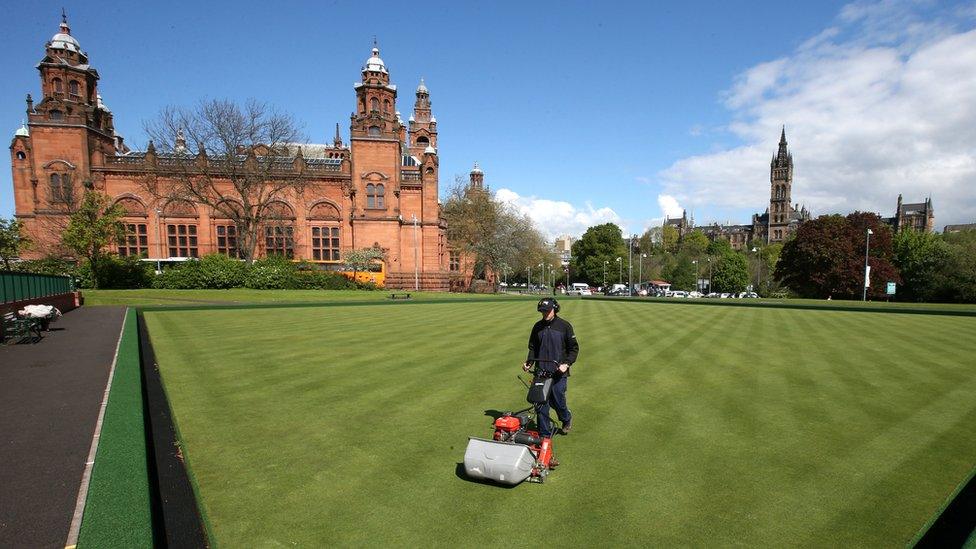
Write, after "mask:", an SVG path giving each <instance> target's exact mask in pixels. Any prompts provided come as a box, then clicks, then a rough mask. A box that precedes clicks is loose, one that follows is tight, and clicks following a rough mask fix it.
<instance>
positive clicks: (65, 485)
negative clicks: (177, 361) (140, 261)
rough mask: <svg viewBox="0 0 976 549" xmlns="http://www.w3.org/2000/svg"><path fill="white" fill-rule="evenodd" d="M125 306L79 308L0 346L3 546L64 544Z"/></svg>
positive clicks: (0, 518) (0, 521) (0, 515)
mask: <svg viewBox="0 0 976 549" xmlns="http://www.w3.org/2000/svg"><path fill="white" fill-rule="evenodd" d="M124 315H125V308H124V307H81V308H79V309H75V310H74V311H71V312H68V313H65V315H64V316H63V317H62V318H61V319H60V320H59V321H58V322H55V323H53V324H51V331H50V332H46V333H44V338H43V339H42V340H41V341H39V342H37V343H35V344H30V343H21V344H18V345H7V346H0V547H64V546H65V541H66V539H67V537H68V529H69V528H70V525H71V520H72V516H73V514H74V511H75V503H76V501H77V498H78V490H79V487H80V485H81V481H82V475H83V473H84V470H85V462H86V461H87V459H88V453H89V450H90V448H91V443H92V437H93V435H94V432H95V423H96V421H97V419H98V412H99V407H100V406H101V403H102V398H103V396H104V392H105V385H106V383H107V382H108V376H109V372H110V370H111V367H112V361H113V359H114V357H115V349H116V346H117V343H118V340H119V333H120V331H121V329H122V320H123V318H124Z"/></svg>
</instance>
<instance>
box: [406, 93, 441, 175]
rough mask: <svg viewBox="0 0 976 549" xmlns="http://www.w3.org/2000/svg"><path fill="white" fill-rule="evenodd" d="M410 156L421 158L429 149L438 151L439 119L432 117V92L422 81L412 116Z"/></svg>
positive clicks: (410, 122) (410, 121)
mask: <svg viewBox="0 0 976 549" xmlns="http://www.w3.org/2000/svg"><path fill="white" fill-rule="evenodd" d="M409 124H410V154H412V155H414V156H416V157H418V158H419V157H421V156H423V154H424V151H426V150H427V147H433V148H434V149H435V150H436V149H437V117H435V116H433V115H431V111H430V92H429V91H428V90H427V86H426V85H425V84H424V79H423V78H421V79H420V85H419V86H417V100H416V101H415V102H414V105H413V114H412V115H410V120H409Z"/></svg>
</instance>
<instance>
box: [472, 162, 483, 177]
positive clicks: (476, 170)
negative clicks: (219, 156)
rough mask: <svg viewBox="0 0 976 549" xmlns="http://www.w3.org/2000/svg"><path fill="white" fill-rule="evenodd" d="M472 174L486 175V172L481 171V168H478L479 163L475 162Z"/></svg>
mask: <svg viewBox="0 0 976 549" xmlns="http://www.w3.org/2000/svg"><path fill="white" fill-rule="evenodd" d="M471 173H476V174H481V175H484V173H485V172H483V171H481V168H480V167H479V166H478V162H477V161H475V163H474V167H473V168H471Z"/></svg>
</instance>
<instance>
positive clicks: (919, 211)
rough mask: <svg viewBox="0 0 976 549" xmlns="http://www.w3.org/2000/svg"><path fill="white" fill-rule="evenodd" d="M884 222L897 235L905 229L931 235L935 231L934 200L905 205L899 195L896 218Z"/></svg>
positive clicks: (929, 199)
mask: <svg viewBox="0 0 976 549" xmlns="http://www.w3.org/2000/svg"><path fill="white" fill-rule="evenodd" d="M883 220H884V222H885V223H887V224H889V225H891V228H892V229H893V230H894V231H895V232H896V233H897V232H901V231H902V230H903V229H913V230H915V231H919V232H926V233H930V232H932V231H934V230H935V209H933V208H932V199H931V198H926V199H925V202H916V203H912V204H905V203H903V202H902V199H901V195H900V194H899V195H898V205H897V206H896V207H895V216H894V217H886V218H884V219H883Z"/></svg>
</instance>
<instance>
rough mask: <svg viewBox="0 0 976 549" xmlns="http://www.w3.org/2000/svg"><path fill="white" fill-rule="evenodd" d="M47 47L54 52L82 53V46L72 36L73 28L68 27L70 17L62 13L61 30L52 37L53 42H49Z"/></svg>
mask: <svg viewBox="0 0 976 549" xmlns="http://www.w3.org/2000/svg"><path fill="white" fill-rule="evenodd" d="M47 47H49V48H51V49H54V50H68V51H73V52H75V53H82V52H81V44H79V43H78V41H77V40H75V37H74V36H71V28H70V27H69V26H68V16H67V15H65V14H64V11H62V12H61V29H60V30H59V31H58V33H57V34H55V35H54V36H53V37H51V41H50V42H48V44H47Z"/></svg>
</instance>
